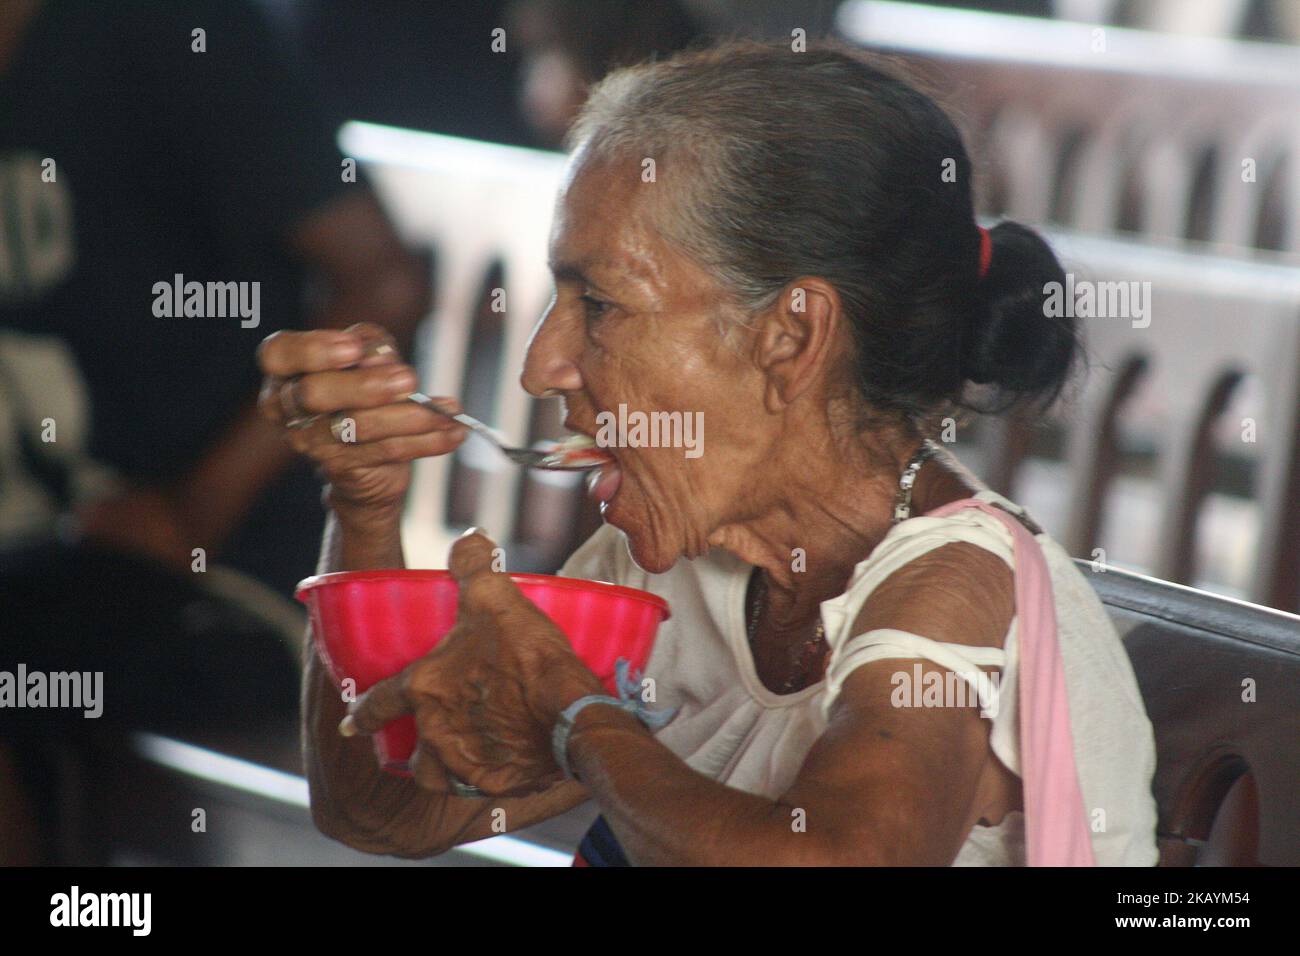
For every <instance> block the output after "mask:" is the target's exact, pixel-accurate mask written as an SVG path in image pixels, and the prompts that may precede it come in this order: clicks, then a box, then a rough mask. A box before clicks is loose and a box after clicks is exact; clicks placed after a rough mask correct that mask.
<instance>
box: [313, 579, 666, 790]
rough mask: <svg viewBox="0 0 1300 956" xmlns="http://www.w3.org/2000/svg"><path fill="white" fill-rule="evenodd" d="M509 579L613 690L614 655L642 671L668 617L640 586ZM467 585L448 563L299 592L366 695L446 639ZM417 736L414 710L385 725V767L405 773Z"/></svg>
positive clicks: (329, 658)
mask: <svg viewBox="0 0 1300 956" xmlns="http://www.w3.org/2000/svg"><path fill="white" fill-rule="evenodd" d="M510 580H512V581H514V582H515V584H517V585H518V586H519V590H520V591H522V592H523V594H524V596H525V597H526V598H528V599H529V600H530V601H532V602H533V603H534V604H536V605H537V606H538V607H539V608H540V609H541V610H542V611H543V612H544V613H545V614H546V616H547V617H549V618H550V619H551V620H552V621H554V622H555V623H556V625H557V626H558V627H559V628H560V630H562V631H563V632H564V633H565V634H566V635H567V636H568V638H569V643H570V644H572V645H573V650H574V653H576V654H577V655H578V657H579V658H580V659H581V660H582V662H583V663H584V664H586V665H587V666H588V667H589V668H591V670H592V672H593V673H594V674H595V675H596V676H597V677H599V678H600V679H601V680H602V681H603V682H604V683H605V686H606V687H607V688H609V691H610V693H611V694H616V693H617V689H616V687H615V685H614V665H615V662H616V661H617V660H618V659H619V658H620V657H624V658H626V659H627V660H628V662H629V663H630V664H631V665H632V667H633V668H635V669H637V670H643V669H644V668H645V665H646V662H647V661H648V660H649V658H650V650H651V648H652V647H653V646H654V639H655V632H656V631H657V630H658V629H659V625H660V623H661V622H663V621H665V620H667V619H668V615H669V610H668V603H667V602H666V601H664V600H663V598H660V597H658V596H656V595H654V594H650V593H648V592H646V591H639V590H637V589H636V588H625V587H621V586H619V585H616V584H605V583H603V582H599V581H583V580H579V579H577V578H562V577H555V576H553V575H548V574H512V575H510ZM458 590H459V589H458V587H457V585H456V581H455V579H454V578H452V576H451V572H449V571H425V570H382V571H340V572H337V573H334V574H318V575H316V576H315V577H310V578H306V579H305V580H303V581H300V582H299V583H298V589H297V597H298V600H299V601H302V602H303V603H304V604H305V605H307V611H308V614H309V616H310V618H311V626H312V633H313V634H314V635H315V636H316V646H317V647H318V648H319V649H320V652H321V656H322V658H323V659H324V661H325V664H326V666H327V667H328V668H329V672H330V676H331V677H333V679H334V683H335V685H336V686H338V687H340V688H341V687H342V686H343V680H344V679H345V678H351V679H352V680H354V681H355V682H356V691H357V693H358V694H361V693H363V692H364V691H366V690H368V689H369V688H370V687H371V686H372V685H373V684H375V683H376V682H378V681H381V680H383V679H384V678H385V677H391V676H392V675H394V674H396V673H398V672H399V671H401V670H402V669H403V668H405V667H406V666H407V665H408V664H410V663H411V662H412V661H415V660H418V659H419V658H421V657H423V656H424V655H425V654H427V653H428V652H429V651H431V650H433V648H434V647H435V646H437V644H438V642H439V641H441V640H442V639H443V637H445V636H446V635H447V632H448V631H450V630H451V628H452V625H453V624H455V623H456V601H457V594H458ZM416 739H417V738H416V730H415V721H414V719H412V718H411V717H403V718H400V719H398V720H395V721H393V722H392V723H390V724H388V725H387V726H385V727H384V728H383V729H382V730H380V731H379V733H378V734H376V735H375V750H376V752H377V753H378V754H379V759H380V762H381V763H382V764H383V766H384V768H385V769H387V770H391V771H393V772H395V773H405V772H406V764H407V760H408V759H409V758H410V756H411V754H412V753H413V752H414V750H415V744H416Z"/></svg>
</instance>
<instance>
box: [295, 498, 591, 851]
mask: <svg viewBox="0 0 1300 956" xmlns="http://www.w3.org/2000/svg"><path fill="white" fill-rule="evenodd" d="M404 566H405V562H404V560H403V557H402V544H401V531H400V515H399V513H397V512H396V511H393V512H390V513H387V514H382V515H373V514H366V515H358V516H355V517H353V516H350V515H349V514H348V512H347V511H346V510H340V511H335V512H332V513H331V514H330V516H329V518H328V521H327V524H326V530H325V538H324V542H323V545H322V549H321V560H320V566H319V568H318V573H322V574H323V573H326V572H329V571H352V570H361V569H366V568H400V567H404ZM305 655H306V661H305V667H304V671H303V701H302V713H303V758H304V763H305V766H306V770H307V782H308V787H309V790H310V794H311V811H312V819H313V820H314V821H315V823H316V826H317V827H318V828H319V829H320V830H321V832H322V833H324V834H325V835H326V836H329V837H331V838H332V839H335V840H338V841H340V842H342V843H346V844H347V845H349V846H351V847H354V848H356V849H358V850H364V851H365V852H368V853H387V854H392V855H395V856H402V857H409V858H417V857H429V856H436V855H438V854H440V853H444V852H446V851H447V850H449V849H451V848H452V847H454V846H456V845H457V844H460V843H467V842H470V841H473V840H480V839H484V838H486V837H490V836H495V835H497V834H498V833H501V832H506V831H510V830H518V829H521V828H523V827H527V826H531V825H532V824H534V823H538V822H540V821H542V820H545V819H547V818H549V817H552V816H555V815H557V814H560V813H564V812H565V811H567V810H570V809H572V808H573V807H575V806H577V805H578V804H580V803H582V802H583V801H585V800H586V799H587V794H586V791H585V790H584V789H583V788H582V786H581V785H579V784H576V783H572V782H566V783H563V784H559V785H556V786H554V787H552V788H550V789H548V790H546V791H544V792H543V793H540V794H536V795H534V796H528V797H501V798H488V799H467V798H462V797H455V796H451V795H449V794H446V793H436V792H430V791H428V790H425V789H422V788H421V787H419V786H418V785H417V784H415V783H414V782H412V781H411V780H409V779H407V778H403V777H398V776H395V775H393V774H389V773H385V772H383V771H382V770H380V769H379V766H378V763H377V762H376V759H375V753H374V747H373V744H372V741H371V740H370V739H369V738H368V737H344V736H342V735H341V734H340V733H339V729H338V728H339V722H340V721H341V720H342V719H343V718H344V716H346V714H347V705H346V704H345V703H344V701H343V699H342V697H341V695H340V693H339V691H338V689H337V688H335V686H334V684H333V683H332V682H331V680H330V678H329V675H328V674H327V673H326V670H325V666H324V664H323V663H322V662H321V660H320V656H319V655H318V654H317V653H316V650H315V647H314V644H313V642H311V641H308V642H306V649H305ZM494 825H495V826H496V829H493V827H494Z"/></svg>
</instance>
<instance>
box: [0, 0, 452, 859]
mask: <svg viewBox="0 0 1300 956" xmlns="http://www.w3.org/2000/svg"><path fill="white" fill-rule="evenodd" d="M191 282H197V283H202V284H204V287H205V289H206V287H207V284H209V283H221V284H223V287H224V286H225V284H237V285H238V286H240V293H241V296H242V297H241V298H240V299H239V302H240V305H241V308H242V309H243V311H241V312H240V313H239V314H231V312H230V311H229V310H228V309H227V308H226V307H225V306H222V307H221V308H219V309H218V313H219V314H212V311H211V306H212V303H213V301H214V300H213V299H212V298H211V297H205V298H204V299H203V306H202V308H200V309H199V313H200V314H194V313H192V312H191V313H190V314H186V313H185V310H184V309H183V308H182V309H181V310H179V311H175V310H174V309H173V307H174V306H175V304H176V299H177V298H178V297H177V296H175V295H173V294H172V292H171V291H163V292H160V291H159V288H160V287H159V284H162V285H163V286H164V287H165V289H166V290H171V289H172V288H173V287H174V286H176V287H182V288H184V285H183V284H184V283H191ZM233 287H234V285H232V286H228V288H233ZM254 288H255V289H256V291H254ZM428 299H429V287H428V277H427V271H426V270H425V269H424V268H423V267H422V266H421V264H420V262H419V261H418V260H417V258H416V257H414V256H413V255H411V254H410V253H409V252H408V251H407V250H405V249H404V248H403V247H402V245H401V243H400V242H399V240H398V238H397V236H396V235H395V233H394V231H393V228H392V226H391V225H390V223H389V221H388V220H387V218H386V216H385V214H384V213H383V211H382V210H381V208H380V207H379V205H378V203H377V202H376V200H375V197H374V196H373V194H372V193H371V192H370V190H369V189H368V188H367V186H366V185H365V184H364V183H363V182H358V181H355V180H354V179H353V180H351V181H349V180H348V179H347V178H346V177H345V176H344V167H343V157H341V155H340V154H339V152H338V150H337V148H336V146H335V145H334V136H333V129H332V128H331V127H330V126H329V125H328V124H327V123H326V122H324V121H323V119H322V118H321V114H320V113H319V112H318V110H317V108H316V105H315V103H314V98H313V91H312V89H311V88H310V86H309V85H308V84H307V83H305V82H304V80H303V78H302V76H301V74H300V72H299V70H298V69H297V66H296V64H295V63H294V61H293V59H292V57H291V56H290V51H288V50H287V49H286V48H285V46H284V44H283V43H282V42H281V40H280V38H279V37H277V36H276V35H275V33H274V32H273V31H272V30H271V29H269V27H268V25H267V24H266V23H265V22H264V21H263V19H262V18H261V16H260V14H259V13H258V12H257V10H256V8H254V7H253V6H251V5H250V4H248V3H245V2H243V0H223V2H207V0H187V2H183V3H168V4H155V3H145V2H134V0H124V2H115V3H112V4H102V3H89V2H72V0H45V2H41V0H12V2H6V3H4V4H3V5H0V546H2V547H0V606H3V607H4V618H5V620H4V623H3V625H0V628H3V638H0V669H3V670H8V671H11V672H12V671H13V670H14V669H15V666H16V665H17V664H19V663H22V664H25V665H26V667H27V668H28V669H29V670H42V671H47V672H52V671H63V670H68V671H82V672H84V671H103V672H104V687H105V695H106V698H107V700H106V703H105V706H104V716H103V718H102V724H105V725H107V724H111V725H113V726H114V727H120V726H140V725H147V726H149V727H150V728H151V729H166V730H174V729H177V728H181V727H189V726H199V725H205V724H210V725H218V724H222V723H223V722H225V721H244V722H249V723H253V722H257V721H259V720H261V719H263V718H267V717H272V716H276V715H279V716H288V715H290V714H292V713H293V712H294V711H295V709H296V690H295V683H296V671H295V664H294V661H293V656H292V653H291V648H290V647H289V646H287V642H286V641H285V640H284V639H283V638H282V635H283V634H284V632H285V630H286V628H285V627H283V626H281V624H280V622H282V621H284V620H285V618H284V612H285V611H286V602H285V598H284V596H287V595H288V594H289V593H290V592H291V589H292V586H293V584H294V582H295V581H296V580H297V578H298V577H300V576H301V569H302V568H303V567H304V566H306V565H308V564H309V563H310V560H311V559H310V555H311V554H312V552H313V551H314V550H315V546H316V542H317V541H318V539H319V533H320V529H321V526H322V521H323V514H322V509H321V507H320V497H319V496H320V485H319V481H318V480H317V478H316V476H315V474H314V472H313V471H312V469H311V468H309V467H304V466H303V465H301V464H293V463H292V461H291V456H290V454H289V453H288V452H287V450H286V449H285V448H284V447H283V444H282V443H281V442H280V441H279V439H278V436H277V434H276V430H275V429H274V428H272V427H271V426H269V425H268V424H267V423H266V422H265V421H264V420H263V419H262V418H261V417H260V416H259V415H257V414H256V411H255V410H256V397H257V383H258V376H257V371H256V365H255V358H254V356H255V350H256V346H257V343H258V341H260V340H261V339H262V338H263V337H264V336H265V335H266V334H267V332H268V331H273V330H275V329H278V328H301V327H308V326H311V327H337V328H342V327H344V326H347V325H349V324H351V323H353V322H356V321H358V320H359V319H361V318H365V319H367V320H369V321H372V322H375V323H378V324H380V325H381V326H383V327H385V328H386V329H387V330H388V331H389V332H390V333H391V334H392V335H393V337H394V339H395V340H396V341H399V342H402V343H405V344H406V345H407V346H408V347H409V344H410V342H411V340H412V336H413V332H414V328H415V326H416V324H417V322H418V321H419V319H420V318H421V317H422V315H423V314H424V312H425V311H426V309H427V306H428ZM233 301H234V300H233V299H232V300H229V302H228V303H227V304H233ZM196 549H201V550H196ZM216 561H220V562H221V563H223V564H225V565H228V566H229V567H231V568H234V569H236V570H238V571H241V572H243V573H244V574H246V575H249V576H251V577H252V578H254V579H256V580H258V581H260V583H261V585H263V586H264V588H258V587H257V586H256V585H253V586H251V587H249V588H246V589H245V590H247V591H250V592H251V593H252V595H253V598H252V599H251V604H250V606H247V607H245V606H239V603H238V602H233V601H231V600H228V599H227V598H226V597H225V596H223V595H222V594H218V593H215V592H214V591H213V590H212V586H211V585H209V584H208V582H209V580H212V579H216V578H218V577H220V575H218V574H216V573H215V572H216V571H217V570H218V569H217V568H216V567H210V566H209V565H208V562H216ZM205 569H207V571H208V573H206V574H203V573H196V572H200V571H204V570H205ZM222 580H225V581H227V582H229V581H230V577H229V576H227V577H225V578H223V579H222ZM264 591H268V592H279V594H280V595H281V597H280V598H278V599H276V598H274V597H273V596H271V595H270V594H269V593H264ZM277 601H278V603H277ZM290 610H291V609H290ZM5 716H6V719H5V722H4V726H3V729H2V730H0V862H4V859H3V857H5V855H6V852H7V851H6V848H8V855H9V856H10V857H11V861H12V859H13V858H16V859H26V860H28V861H31V860H33V859H40V858H42V856H48V848H49V839H50V838H51V833H50V830H49V827H48V825H47V826H46V828H45V832H43V833H37V832H36V831H35V830H34V829H33V824H32V819H31V817H32V808H33V807H34V806H44V805H47V804H48V803H49V802H50V801H49V787H50V786H51V783H50V774H49V773H48V772H47V768H46V767H45V766H44V763H45V762H46V761H48V760H49V754H48V751H47V749H46V741H47V740H48V739H49V732H50V729H51V728H52V727H55V726H57V727H58V728H59V730H60V734H61V735H66V734H68V733H70V732H73V731H75V732H76V733H74V734H73V736H74V737H75V736H77V734H80V736H81V737H86V738H90V737H92V736H95V735H94V734H86V733H85V731H86V730H88V729H89V728H92V727H94V728H98V727H99V726H101V721H92V722H79V721H80V714H79V713H78V714H77V715H76V716H77V718H78V720H77V721H71V720H68V719H67V716H68V715H66V714H63V715H55V714H50V713H41V714H35V713H34V712H33V711H25V712H19V711H14V712H11V713H8V714H6V715H5ZM11 717H12V719H10V718H11ZM15 741H18V743H19V745H18V749H17V750H16V751H10V752H3V746H4V745H5V744H6V743H9V744H14V743H15ZM19 769H21V770H22V772H21V773H19V772H18V770H19ZM20 780H21V781H23V782H24V783H25V784H26V786H27V789H26V792H24V791H23V789H20V788H18V787H15V786H14V784H15V783H16V782H17V781H20ZM45 822H46V823H47V824H48V823H49V821H45Z"/></svg>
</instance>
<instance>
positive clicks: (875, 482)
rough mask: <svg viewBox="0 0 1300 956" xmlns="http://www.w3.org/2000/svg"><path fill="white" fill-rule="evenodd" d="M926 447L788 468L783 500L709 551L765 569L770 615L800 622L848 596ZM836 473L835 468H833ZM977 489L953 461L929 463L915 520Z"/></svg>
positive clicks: (869, 451) (724, 532)
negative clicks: (853, 577)
mask: <svg viewBox="0 0 1300 956" xmlns="http://www.w3.org/2000/svg"><path fill="white" fill-rule="evenodd" d="M919 446H920V442H919V441H918V440H916V439H911V440H907V439H901V440H896V441H891V442H888V443H885V442H882V441H877V442H876V444H875V446H874V447H870V446H865V445H864V446H863V447H862V451H861V452H860V453H856V454H855V453H847V454H846V453H841V454H838V455H834V456H827V457H825V458H822V459H821V461H822V462H823V467H821V468H819V469H817V470H816V471H809V470H808V469H807V468H806V467H805V468H799V467H787V468H785V469H782V470H781V471H778V472H775V474H779V475H781V477H780V478H779V479H777V480H776V481H775V482H774V483H773V484H770V485H769V487H777V488H780V489H781V492H782V493H781V494H780V496H779V498H778V499H777V500H775V501H773V502H771V503H770V504H769V505H768V506H767V507H765V508H764V509H763V510H762V512H761V513H759V514H756V515H752V516H748V517H746V518H745V519H744V520H742V521H738V522H736V523H734V524H731V525H727V526H724V527H723V528H720V529H718V530H717V531H715V532H714V534H713V535H711V536H710V538H709V543H710V544H712V545H716V546H718V547H722V548H724V549H725V550H727V551H730V552H731V553H733V554H735V555H736V556H738V557H739V558H741V559H742V560H744V561H746V562H747V563H749V564H753V565H757V566H758V567H760V568H762V569H763V573H764V574H765V575H766V577H767V586H768V589H769V602H770V612H771V613H772V614H773V615H774V616H775V617H776V618H777V620H778V623H779V621H780V620H789V621H791V622H796V621H798V620H800V619H802V618H805V617H807V616H809V615H815V614H816V608H817V607H818V605H820V604H821V602H822V601H826V600H829V599H830V598H833V597H835V596H837V595H839V594H841V593H843V591H844V587H845V586H846V585H847V583H848V579H849V576H850V575H851V574H852V573H853V569H854V567H855V566H856V565H857V564H858V563H859V562H860V561H862V560H863V559H864V558H866V557H867V555H869V554H870V553H871V552H872V550H874V549H875V547H876V545H877V544H879V543H880V541H881V540H882V539H883V538H884V536H885V535H886V534H887V533H888V531H889V529H890V527H891V526H892V523H893V515H894V504H895V501H896V498H897V496H898V492H899V479H900V478H901V477H902V474H903V471H904V469H905V468H906V467H907V463H908V461H909V460H910V458H911V457H912V455H913V454H914V453H915V452H916V451H917V449H918V448H919ZM826 465H830V467H826ZM975 488H976V485H975V483H973V482H972V481H971V480H970V477H969V475H968V474H967V473H965V472H964V470H963V469H962V468H961V467H960V466H959V465H957V464H956V462H955V460H953V459H952V458H951V456H949V455H947V454H945V453H943V452H940V453H939V454H938V455H937V456H936V457H935V458H933V459H931V460H930V461H928V462H926V464H925V465H924V466H923V467H922V468H921V469H920V471H919V472H918V474H917V478H916V483H915V485H914V486H913V489H912V508H911V513H912V514H913V515H919V514H924V513H925V512H927V511H930V510H932V509H934V508H937V507H939V506H940V505H942V504H945V503H946V502H948V501H955V500H957V499H958V498H963V497H968V496H969V495H971V494H972V493H973V492H974V490H975Z"/></svg>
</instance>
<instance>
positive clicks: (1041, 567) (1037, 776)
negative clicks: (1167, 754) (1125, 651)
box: [926, 498, 1097, 866]
mask: <svg viewBox="0 0 1300 956" xmlns="http://www.w3.org/2000/svg"><path fill="white" fill-rule="evenodd" d="M965 508H978V509H980V510H981V511H983V512H985V513H987V514H991V515H993V516H994V517H996V518H997V519H998V520H1000V521H1001V522H1002V523H1003V524H1005V525H1006V526H1007V528H1008V530H1010V532H1011V538H1012V541H1013V544H1014V550H1013V557H1014V560H1015V565H1016V571H1015V587H1016V597H1015V600H1016V615H1017V620H1018V622H1019V623H1018V624H1017V628H1016V633H1017V639H1018V640H1019V642H1020V645H1019V650H1020V664H1019V666H1020V670H1019V677H1018V683H1019V685H1020V686H1019V694H1020V698H1019V705H1020V777H1021V780H1022V781H1023V783H1024V798H1025V843H1026V849H1025V853H1026V857H1027V862H1028V864H1029V865H1030V866H1096V865H1097V861H1096V858H1095V857H1094V856H1093V852H1092V841H1091V839H1090V838H1089V835H1088V823H1087V814H1086V813H1085V812H1084V808H1083V794H1082V793H1081V791H1080V790H1079V773H1078V770H1077V769H1076V767H1075V765H1074V738H1073V737H1072V736H1071V734H1070V710H1069V707H1068V705H1067V700H1066V692H1065V670H1064V668H1063V667H1062V665H1061V648H1060V645H1059V644H1058V643H1057V639H1056V604H1055V602H1054V601H1053V599H1052V582H1051V577H1050V576H1049V574H1048V570H1047V562H1046V560H1044V558H1043V551H1042V548H1040V547H1039V545H1038V542H1037V541H1036V540H1035V539H1034V536H1033V535H1032V534H1031V533H1030V532H1029V530H1028V529H1027V528H1026V527H1025V526H1024V525H1022V524H1021V523H1020V522H1019V521H1017V520H1016V519H1015V518H1014V517H1012V516H1011V515H1010V514H1008V513H1007V512H1006V511H1004V510H1003V509H1001V508H998V507H995V506H993V505H991V504H989V503H988V502H985V501H981V500H979V499H977V498H964V499H962V500H961V501H953V502H950V503H948V504H946V505H944V506H943V507H941V508H937V509H935V510H934V511H931V512H929V513H928V514H927V515H926V517H931V518H942V517H946V516H948V515H950V514H953V513H954V512H957V511H961V510H963V509H965Z"/></svg>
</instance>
